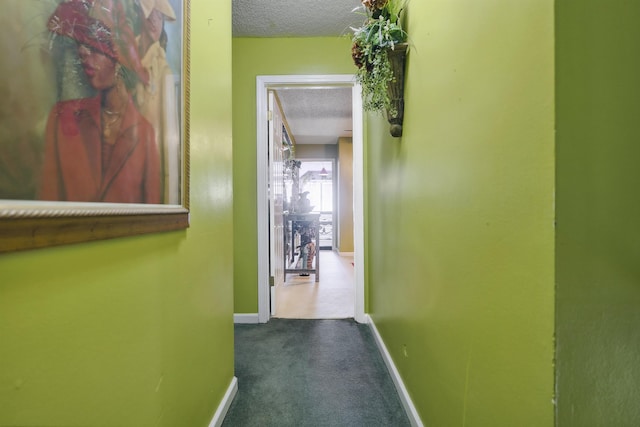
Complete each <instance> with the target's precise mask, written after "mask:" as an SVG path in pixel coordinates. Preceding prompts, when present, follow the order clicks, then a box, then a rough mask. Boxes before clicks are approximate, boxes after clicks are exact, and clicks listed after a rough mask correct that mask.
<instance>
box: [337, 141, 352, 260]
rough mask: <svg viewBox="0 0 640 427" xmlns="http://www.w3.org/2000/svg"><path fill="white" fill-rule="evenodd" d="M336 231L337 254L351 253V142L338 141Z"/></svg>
mask: <svg viewBox="0 0 640 427" xmlns="http://www.w3.org/2000/svg"><path fill="white" fill-rule="evenodd" d="M337 190H338V230H337V236H336V237H337V240H338V242H337V245H336V246H337V249H338V251H339V252H342V253H344V252H353V142H352V139H351V138H340V139H339V140H338V185H337Z"/></svg>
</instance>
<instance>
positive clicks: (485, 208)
mask: <svg viewBox="0 0 640 427" xmlns="http://www.w3.org/2000/svg"><path fill="white" fill-rule="evenodd" d="M553 3H554V2H553V1H552V0H546V1H541V0H500V1H498V0H491V1H482V2H478V1H477V0H459V1H455V2H452V1H448V0H437V1H429V2H417V1H416V2H411V4H410V9H409V15H408V20H407V25H408V31H409V35H410V40H411V43H412V48H411V52H410V53H409V63H408V69H407V75H406V77H407V81H406V88H405V101H406V105H405V123H404V124H405V126H404V135H403V137H402V138H400V139H394V138H391V137H390V136H389V133H388V132H389V130H388V129H389V128H388V124H387V123H385V121H384V120H382V119H381V118H379V117H378V116H375V117H370V118H369V120H368V125H367V135H368V136H367V171H368V189H367V204H368V229H367V230H368V231H367V237H366V239H367V242H368V244H367V250H368V258H367V266H368V284H369V312H370V313H371V316H372V319H373V320H374V322H375V324H376V326H377V327H378V329H379V331H380V333H381V335H382V337H383V339H384V341H385V343H386V346H387V348H388V349H389V351H390V353H391V356H392V357H393V359H394V362H395V364H396V365H397V367H398V369H399V371H400V374H401V375H402V377H403V379H404V382H405V384H406V386H407V388H408V391H409V393H410V395H411V397H412V399H413V402H414V403H415V405H416V407H417V410H418V412H419V413H420V416H421V418H422V421H423V422H424V423H425V425H429V426H466V425H469V426H488V427H498V426H504V427H513V426H535V427H539V426H552V425H553V423H554V406H553V403H552V400H553V398H554V368H553V358H554V342H553V334H554V230H553V223H554V75H553V70H554V55H553V52H554V46H553V38H554V28H553V22H554V21H553Z"/></svg>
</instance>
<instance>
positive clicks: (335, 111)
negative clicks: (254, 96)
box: [276, 87, 352, 144]
mask: <svg viewBox="0 0 640 427" xmlns="http://www.w3.org/2000/svg"><path fill="white" fill-rule="evenodd" d="M276 93H277V95H278V99H279V100H280V104H281V105H282V109H283V112H284V115H285V118H286V120H287V123H288V125H289V128H290V130H291V133H292V134H293V138H294V139H295V142H296V144H336V143H337V142H338V138H339V137H351V136H352V133H351V130H352V129H351V128H352V118H351V117H352V112H351V105H352V104H351V88H348V87H329V88H306V89H301V88H281V89H278V90H276Z"/></svg>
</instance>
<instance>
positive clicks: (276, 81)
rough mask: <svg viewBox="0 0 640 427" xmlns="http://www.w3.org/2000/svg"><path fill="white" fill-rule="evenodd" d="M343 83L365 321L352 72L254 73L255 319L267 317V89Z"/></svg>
mask: <svg viewBox="0 0 640 427" xmlns="http://www.w3.org/2000/svg"><path fill="white" fill-rule="evenodd" d="M295 86H300V87H301V88H303V87H314V86H346V87H351V88H352V96H351V102H352V120H353V128H352V129H353V133H352V141H353V229H354V281H355V307H354V313H355V320H356V321H357V322H359V323H366V322H367V319H366V316H365V312H364V295H365V292H364V135H363V129H364V124H363V114H362V96H361V93H362V89H361V87H360V85H358V84H357V83H356V81H355V76H354V75H353V74H323V75H271V76H257V77H256V125H257V126H256V134H257V135H256V141H257V147H256V149H257V165H256V167H257V215H258V220H257V226H258V242H257V243H258V322H259V323H266V322H268V321H269V319H270V317H271V308H270V299H271V289H270V284H269V188H268V182H269V181H268V180H269V169H268V141H267V133H266V129H267V126H268V91H269V89H274V88H278V87H295Z"/></svg>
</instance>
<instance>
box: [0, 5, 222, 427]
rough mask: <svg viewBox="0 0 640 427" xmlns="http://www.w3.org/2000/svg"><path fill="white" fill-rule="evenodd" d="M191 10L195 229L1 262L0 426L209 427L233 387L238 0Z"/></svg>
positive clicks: (19, 256) (42, 252) (15, 256)
mask: <svg viewBox="0 0 640 427" xmlns="http://www.w3.org/2000/svg"><path fill="white" fill-rule="evenodd" d="M14 3H15V4H16V7H18V6H17V5H18V4H20V5H22V2H20V3H18V2H17V1H16V2H14ZM25 4H26V3H25ZM191 6H192V17H193V19H192V21H191V25H192V33H191V128H190V129H191V227H190V228H189V229H188V230H186V231H179V232H168V233H162V234H155V235H146V236H142V237H132V238H121V239H114V240H110V241H103V242H96V243H88V244H78V245H72V246H65V247H58V248H51V249H44V250H35V251H29V252H22V253H14V254H9V255H2V256H0V425H3V426H18V425H21V426H27V425H29V426H36V425H37V426H62V425H64V426H95V425H112V426H113V425H120V426H207V425H208V424H209V422H210V420H211V419H212V417H213V413H214V411H215V410H216V409H217V407H218V405H219V404H220V401H221V399H222V397H223V395H224V392H225V391H226V389H227V387H228V386H229V384H230V381H231V379H232V377H233V369H234V367H233V270H232V265H233V258H232V256H233V252H232V250H231V248H232V246H233V235H232V227H233V224H232V223H233V219H232V193H231V192H232V149H231V143H232V138H231V135H232V129H231V1H223V2H220V1H216V2H215V4H214V2H205V1H192V2H191ZM5 12H7V11H6V7H5ZM213 49H215V50H213Z"/></svg>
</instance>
